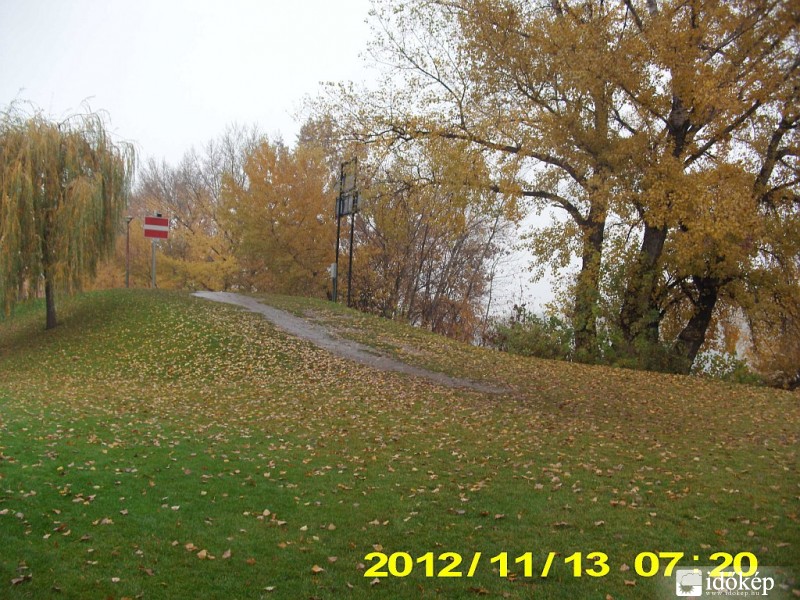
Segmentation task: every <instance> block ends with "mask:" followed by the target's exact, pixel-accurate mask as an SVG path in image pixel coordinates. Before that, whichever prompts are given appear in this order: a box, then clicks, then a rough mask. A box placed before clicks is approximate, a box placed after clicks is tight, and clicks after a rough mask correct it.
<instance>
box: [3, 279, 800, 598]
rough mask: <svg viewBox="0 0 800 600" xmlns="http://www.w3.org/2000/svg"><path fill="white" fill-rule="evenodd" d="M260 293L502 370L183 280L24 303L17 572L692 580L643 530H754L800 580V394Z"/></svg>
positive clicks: (671, 536) (15, 407) (483, 592)
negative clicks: (622, 364)
mask: <svg viewBox="0 0 800 600" xmlns="http://www.w3.org/2000/svg"><path fill="white" fill-rule="evenodd" d="M268 301H269V302H270V303H272V304H274V305H275V306H278V307H280V308H286V309H289V310H292V311H294V312H297V313H299V314H306V315H310V316H312V317H313V318H314V319H316V320H318V321H320V322H323V323H325V324H326V325H328V326H329V327H331V328H334V329H335V330H337V331H338V332H339V333H340V334H341V335H342V336H345V337H349V338H353V339H356V340H359V341H361V342H364V343H368V344H371V345H373V346H375V347H377V348H380V349H381V350H383V351H386V352H390V353H392V354H394V355H395V356H398V357H400V358H402V359H403V360H406V361H408V362H410V363H413V364H417V365H420V366H424V367H427V368H431V369H435V370H440V371H443V372H446V373H448V374H451V375H456V376H460V377H469V378H472V379H476V380H485V381H491V382H498V383H502V384H504V385H506V386H508V387H509V388H510V390H511V391H510V393H508V394H505V395H494V396H492V395H485V394H480V393H477V392H469V391H461V390H453V389H448V388H443V387H440V386H437V385H435V384H432V383H429V382H427V381H424V380H419V379H412V378H409V377H407V376H404V375H401V374H396V373H378V372H375V371H372V370H370V369H368V368H366V367H362V366H360V365H357V364H351V363H349V362H347V361H345V360H343V359H339V358H336V357H333V356H331V355H330V354H328V353H326V352H324V351H322V350H319V349H317V348H315V347H314V346H312V345H311V344H310V343H308V342H305V341H302V340H298V339H296V338H292V337H290V336H287V335H285V334H283V333H281V332H280V331H278V330H276V329H275V328H273V327H272V326H271V325H270V324H269V323H267V322H266V321H264V320H263V319H262V318H261V317H259V316H257V315H254V314H251V313H248V312H245V311H242V310H240V309H238V308H236V307H232V306H228V305H221V304H215V303H212V302H209V301H205V300H200V299H196V298H193V297H190V296H188V295H186V294H180V293H169V292H160V291H159V292H152V291H143V290H136V291H133V290H132V291H109V292H98V293H92V294H86V295H82V296H79V297H77V298H74V299H72V300H68V301H67V300H65V301H64V302H63V303H62V304H61V305H60V310H61V313H60V319H61V325H60V326H59V327H58V328H56V329H55V330H52V331H44V330H43V325H44V308H43V306H41V305H39V304H30V305H25V306H22V307H19V308H18V309H17V310H16V312H15V314H14V315H12V317H11V318H10V319H6V320H5V321H0V598H37V599H38V598H114V599H121V598H147V599H150V598H226V599H229V598H338V597H356V598H477V597H489V598H530V597H536V598H600V599H604V598H608V597H611V598H614V599H616V598H659V597H664V598H672V597H675V595H674V579H673V578H672V577H669V578H667V577H664V576H663V575H661V574H660V573H659V575H656V576H654V577H643V576H641V575H640V574H638V573H637V572H636V566H637V564H636V557H637V555H639V554H640V553H643V552H655V553H658V552H683V553H685V557H684V558H683V559H681V561H680V563H679V565H680V566H685V567H691V566H693V565H694V564H699V565H711V564H715V562H716V563H718V562H719V561H712V560H710V557H711V555H712V554H714V553H715V552H726V553H730V554H731V555H736V554H739V553H742V552H750V553H752V554H754V555H755V556H756V557H757V559H758V562H759V564H760V565H762V566H772V567H788V569H782V571H783V572H784V574H783V575H782V577H783V578H784V580H788V581H789V583H788V587H785V588H783V589H781V588H776V590H774V591H773V592H772V593H771V594H770V596H769V597H788V598H791V597H796V596H797V595H800V591H799V590H800V583H798V582H797V581H796V580H793V579H792V578H793V577H795V576H796V575H797V574H798V571H800V569H798V565H800V524H799V523H798V511H799V510H800V477H799V476H798V464H797V458H798V456H797V452H798V438H799V437H800V401H799V400H798V396H797V395H793V394H789V393H785V392H780V391H775V390H770V389H766V388H755V387H747V386H735V385H727V384H719V383H715V382H711V381H706V380H702V379H697V378H689V377H678V376H668V375H660V374H652V373H642V372H634V371H627V370H613V369H608V368H603V367H594V366H586V365H577V364H567V363H559V362H553V361H540V360H534V359H529V358H522V357H515V356H510V355H507V354H501V353H497V352H491V351H487V350H483V349H479V348H474V347H470V346H467V345H463V344H458V343H455V342H453V341H450V340H447V339H443V338H440V337H437V336H434V335H431V334H428V333H425V332H422V331H418V330H415V329H412V328H409V327H406V326H403V325H400V324H397V323H392V322H388V321H385V320H380V319H377V318H373V317H370V316H366V315H361V314H359V313H355V312H353V311H349V310H347V309H345V308H342V307H338V306H332V305H330V304H328V303H324V302H317V301H311V300H301V299H295V298H281V297H269V298H268ZM375 551H380V552H383V553H386V554H392V553H396V552H406V553H408V555H409V556H410V557H411V558H412V559H417V558H419V557H423V556H424V555H426V553H429V552H430V553H433V554H432V555H429V556H430V558H428V559H423V561H427V564H429V565H430V568H431V569H432V570H433V574H434V575H435V574H437V573H438V572H439V571H440V570H441V569H442V568H443V567H444V566H445V564H446V563H445V561H444V560H441V561H440V560H439V556H440V555H441V554H443V553H446V552H451V553H457V554H459V555H460V556H461V557H462V558H463V564H462V565H460V566H459V567H457V568H456V569H455V570H456V571H460V572H461V573H462V576H461V577H450V578H446V577H428V576H426V563H425V562H417V563H415V564H413V569H412V570H411V573H410V574H409V575H408V576H405V577H394V576H390V577H379V578H376V577H373V576H367V577H365V572H366V571H367V570H368V569H370V568H371V567H372V566H374V564H375V563H374V561H370V560H367V558H366V557H367V555H368V554H369V553H371V552H375ZM477 552H480V553H481V556H480V558H478V559H477V563H476V564H475V570H474V573H473V576H471V577H467V576H466V575H467V572H468V570H469V568H470V566H471V564H472V561H473V558H474V556H475V554H476V553H477ZM503 552H506V553H508V554H507V556H508V557H509V558H508V563H509V564H508V568H509V572H508V574H507V575H506V576H505V577H503V576H501V573H500V572H499V566H500V565H499V562H495V563H492V562H491V558H492V557H494V556H496V555H498V554H500V553H503ZM526 552H530V553H531V554H530V555H529V559H526V560H529V561H530V564H531V569H532V571H533V575H536V574H541V571H542V569H543V567H544V563H545V561H546V559H547V558H548V555H549V554H550V553H551V552H555V553H557V554H556V555H554V557H553V562H552V565H551V569H550V573H549V575H548V577H546V578H542V577H537V576H532V577H526V576H525V572H524V571H525V563H524V561H523V562H520V563H515V561H514V559H515V558H516V557H519V556H523V555H524V554H525V553H526ZM576 552H579V553H581V556H582V569H581V576H580V577H575V574H574V572H573V569H574V567H575V562H576V558H575V557H574V556H573V557H572V559H570V562H569V563H566V561H567V559H568V558H569V557H570V556H572V555H574V553H576ZM591 552H603V553H605V554H606V555H607V556H608V560H607V564H608V573H607V574H605V575H603V576H601V577H592V576H590V575H588V574H586V573H585V572H584V571H585V570H586V569H592V568H593V564H594V563H593V561H592V560H589V559H588V558H587V556H586V555H588V554H589V553H591ZM695 555H697V556H698V557H699V559H698V562H696V563H695V561H694V560H693V556H695ZM666 562H668V561H667V560H666V559H662V561H661V565H660V571H661V572H663V571H664V567H665V566H666ZM393 566H395V567H397V568H398V569H401V568H402V567H403V566H404V559H403V558H402V555H396V556H395V559H394V562H393ZM642 566H643V567H646V566H647V564H643V565H642ZM595 568H596V569H601V567H599V566H597V567H595ZM384 570H385V568H384ZM596 572H599V571H596ZM665 590H666V591H665ZM779 594H780V595H779Z"/></svg>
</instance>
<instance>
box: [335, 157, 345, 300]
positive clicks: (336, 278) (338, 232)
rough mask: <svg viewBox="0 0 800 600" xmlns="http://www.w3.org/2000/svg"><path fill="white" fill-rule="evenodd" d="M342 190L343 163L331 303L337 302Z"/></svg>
mask: <svg viewBox="0 0 800 600" xmlns="http://www.w3.org/2000/svg"><path fill="white" fill-rule="evenodd" d="M343 189H344V163H342V165H341V168H340V170H339V195H338V196H337V197H336V206H335V210H336V263H335V264H336V266H335V267H334V274H333V301H334V302H338V301H339V240H340V238H341V231H342V193H343V192H342V190H343Z"/></svg>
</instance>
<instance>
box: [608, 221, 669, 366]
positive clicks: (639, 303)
mask: <svg viewBox="0 0 800 600" xmlns="http://www.w3.org/2000/svg"><path fill="white" fill-rule="evenodd" d="M666 239H667V227H666V226H664V225H662V226H659V227H654V226H651V225H645V229H644V237H643V238H642V246H641V251H640V252H639V260H638V261H637V263H636V265H635V267H634V271H633V273H632V274H631V277H630V279H629V280H628V285H627V289H626V290H625V296H624V297H623V301H622V309H621V311H620V328H621V330H622V335H623V337H624V339H625V342H627V343H628V344H629V348H627V349H626V351H628V352H630V351H634V348H633V346H634V345H635V344H634V342H635V341H636V340H637V339H642V340H644V341H646V342H647V343H650V344H654V343H657V342H658V330H659V308H660V307H659V303H658V298H657V296H656V292H657V288H658V280H659V261H660V259H661V254H662V253H663V251H664V242H665V241H666Z"/></svg>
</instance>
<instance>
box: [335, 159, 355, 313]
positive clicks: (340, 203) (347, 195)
mask: <svg viewBox="0 0 800 600" xmlns="http://www.w3.org/2000/svg"><path fill="white" fill-rule="evenodd" d="M357 170H358V159H355V158H354V159H353V160H349V161H346V162H343V163H342V166H341V171H340V174H339V196H338V198H337V199H336V263H335V267H334V270H335V272H336V276H335V278H334V282H333V300H334V302H336V301H337V300H338V297H339V296H338V294H339V277H338V273H339V244H340V240H341V228H342V217H346V216H347V215H350V262H349V267H348V270H347V306H350V305H351V303H352V297H353V292H352V288H353V245H354V230H355V218H356V217H355V213H357V212H358V191H357V184H356V177H357Z"/></svg>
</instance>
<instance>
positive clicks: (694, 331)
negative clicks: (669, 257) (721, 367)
mask: <svg viewBox="0 0 800 600" xmlns="http://www.w3.org/2000/svg"><path fill="white" fill-rule="evenodd" d="M693 281H694V284H695V285H696V286H697V293H698V296H697V300H696V301H695V310H694V312H693V313H692V316H691V318H690V319H689V321H688V323H686V326H685V327H684V328H683V330H682V331H681V332H680V334H679V335H678V338H677V339H676V340H675V345H674V347H673V350H674V352H675V354H676V356H677V357H678V358H679V359H680V360H681V367H682V369H681V371H682V372H684V373H688V372H689V370H690V369H691V368H692V364H694V359H695V358H696V357H697V353H698V352H699V351H700V348H701V347H702V345H703V342H705V341H706V332H707V331H708V326H709V325H710V324H711V317H712V316H713V314H714V307H715V306H716V304H717V298H718V297H719V288H720V282H719V281H718V280H716V279H714V278H712V277H694V278H693Z"/></svg>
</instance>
